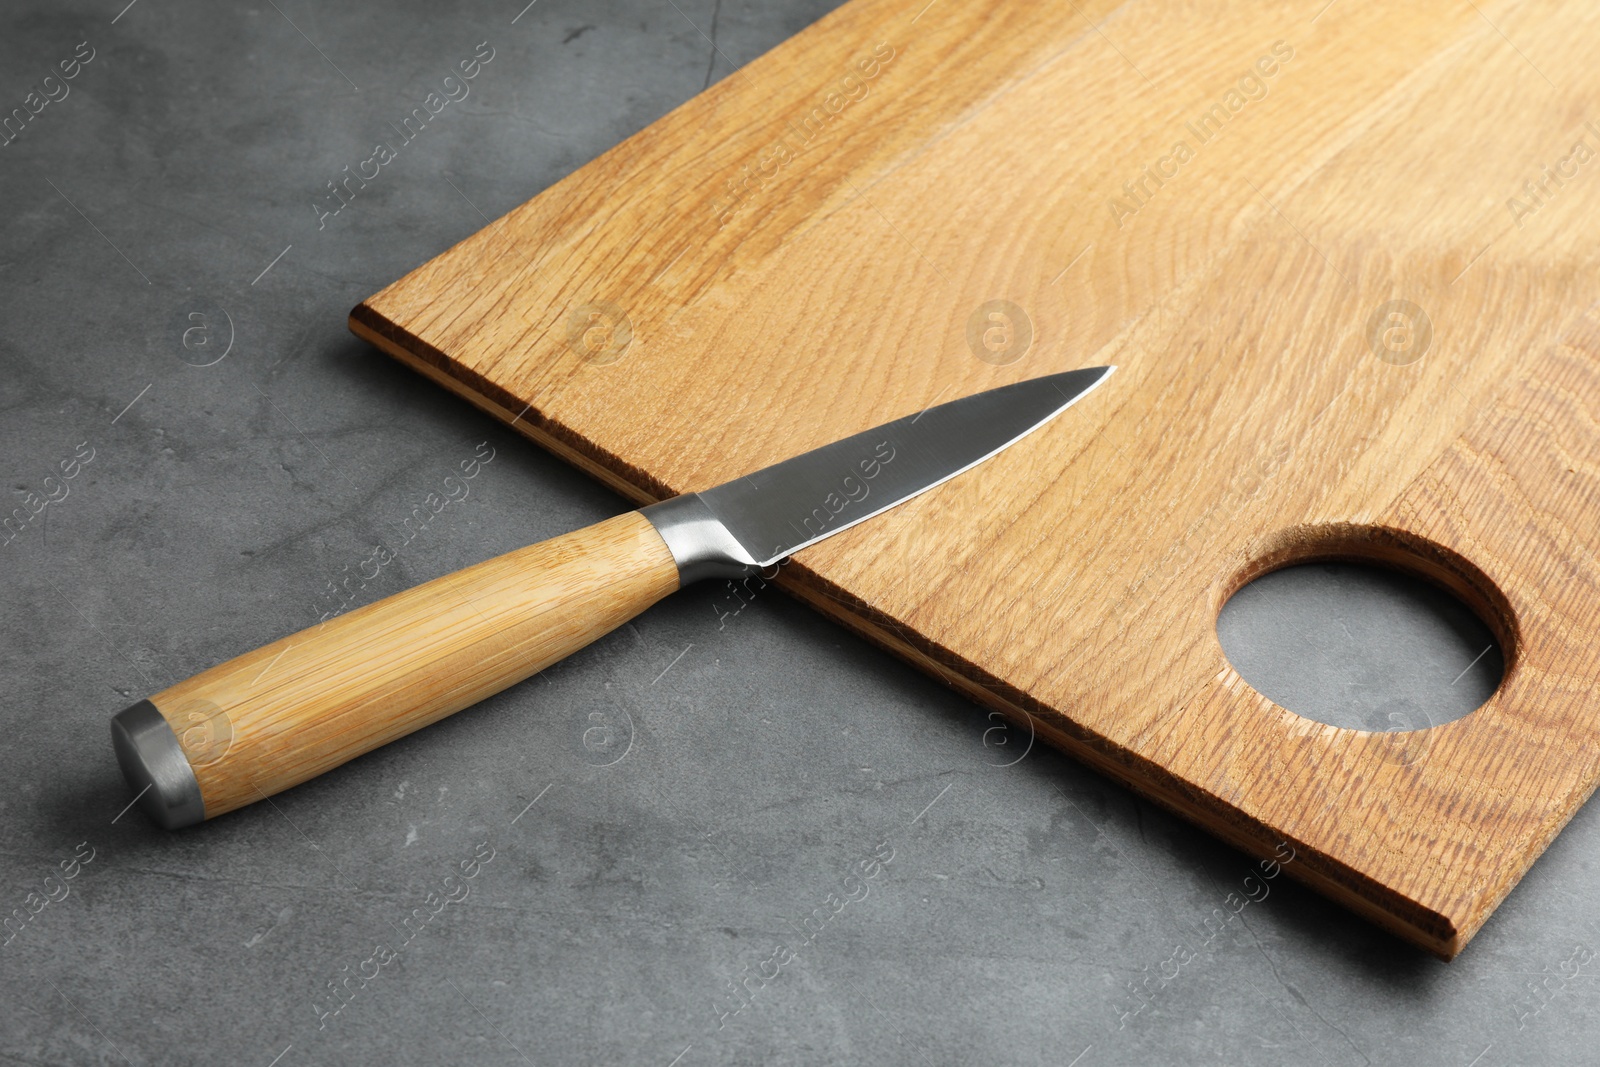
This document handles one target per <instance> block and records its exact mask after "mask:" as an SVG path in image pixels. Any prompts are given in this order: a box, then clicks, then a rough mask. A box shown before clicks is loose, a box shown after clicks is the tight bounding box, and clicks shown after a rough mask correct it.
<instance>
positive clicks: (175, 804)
mask: <svg viewBox="0 0 1600 1067" xmlns="http://www.w3.org/2000/svg"><path fill="white" fill-rule="evenodd" d="M111 747H112V748H114V749H115V750H116V753H117V762H118V763H119V764H121V765H122V773H123V776H124V777H126V778H127V779H128V785H129V786H130V787H131V788H132V789H133V790H134V792H135V793H136V794H137V796H138V801H137V802H138V804H139V807H140V809H141V810H142V811H143V812H144V813H145V814H146V815H148V816H149V817H150V818H151V819H153V820H154V821H155V822H156V823H158V824H159V825H160V826H162V827H163V828H165V829H167V830H177V829H180V828H182V827H185V826H193V825H194V824H195V823H197V822H203V821H204V820H205V817H206V805H205V800H204V799H203V798H202V797H201V796H200V782H199V781H198V780H197V779H196V778H195V776H194V768H192V767H190V766H189V760H188V757H186V756H185V755H184V754H183V748H182V746H180V745H179V744H178V735H177V734H175V733H173V732H172V727H171V726H170V725H168V723H167V720H166V718H165V716H163V715H162V714H161V712H160V711H158V710H157V709H156V706H155V705H154V704H152V703H150V701H148V700H141V701H139V703H137V704H135V705H133V706H132V707H131V708H124V709H123V710H121V711H119V712H117V713H116V714H115V715H113V716H112V717H111Z"/></svg>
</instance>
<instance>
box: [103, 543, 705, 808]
mask: <svg viewBox="0 0 1600 1067" xmlns="http://www.w3.org/2000/svg"><path fill="white" fill-rule="evenodd" d="M678 584H679V579H678V565H677V563H676V562H675V561H674V558H673V555H672V553H671V552H670V551H669V550H668V548H667V545H666V543H665V542H664V541H663V540H662V538H661V535H660V534H658V533H657V532H656V529H655V527H653V526H652V525H651V523H650V520H648V519H646V518H645V517H644V516H642V515H640V514H639V513H638V512H630V513H628V514H626V515H620V516H618V517H616V518H614V519H607V520H606V521H605V522H601V523H597V524H596V525H594V526H590V527H588V528H586V529H582V530H578V531H575V532H573V533H570V534H565V535H563V536H561V537H556V538H552V539H551V540H549V541H544V542H541V543H540V544H536V545H532V546H530V547H528V548H523V549H519V550H517V551H515V552H509V553H507V554H506V555H503V556H499V557H497V558H495V559H491V560H489V561H487V562H485V563H480V564H478V565H476V566H474V567H468V568H467V569H466V570H463V571H458V572H456V573H455V574H450V575H446V576H445V577H443V578H438V579H435V580H434V581H431V582H427V583H425V584H423V585H419V586H417V587H415V588H413V589H408V590H406V591H405V592H403V593H397V594H395V595H394V596H391V597H388V598H386V599H384V600H380V601H378V602H377V603H375V604H369V605H367V606H366V607H363V608H359V609H357V610H355V611H352V612H350V613H349V614H346V615H340V616H338V617H336V618H333V619H330V620H328V621H326V622H323V623H320V624H318V625H316V626H312V627H310V628H309V629H306V630H302V631H300V632H299V633H297V634H294V635H293V636H290V637H285V638H284V639H283V640H281V641H275V642H273V643H272V644H270V645H267V646H265V647H264V648H260V649H257V650H256V651H254V652H248V653H246V654H244V655H242V656H239V657H237V658H236V659H231V660H229V661H228V662H226V663H223V664H221V665H219V666H216V667H213V668H211V669H210V670H208V671H205V672H204V673H202V674H197V675H195V676H194V677H193V678H190V679H189V680H188V681H185V682H179V683H178V684H177V685H174V686H172V687H171V688H169V689H165V690H162V691H161V692H159V693H157V694H155V695H154V696H153V697H151V698H150V699H149V700H147V701H141V702H140V703H138V704H135V705H134V706H133V707H131V708H128V709H126V710H124V711H123V712H121V713H119V714H118V715H117V716H116V717H115V718H114V719H113V720H112V738H113V742H114V744H115V747H116V749H117V757H118V760H119V762H121V764H122V768H123V771H124V773H126V774H127V776H128V780H129V783H130V784H131V785H132V786H133V787H134V788H135V789H137V790H141V797H140V803H141V805H142V806H143V807H144V808H145V810H146V811H147V812H149V813H150V814H151V815H152V817H154V818H155V819H156V821H157V822H159V823H161V824H162V825H163V826H166V827H167V828H169V829H172V828H176V827H178V826H183V825H188V824H190V823H194V822H198V821H200V820H201V819H209V818H213V817H215V816H217V815H221V814H222V813H223V812H227V811H232V810H233V809H234V808H238V807H242V806H243V805H245V804H249V803H251V802H252V801H256V800H260V799H262V798H263V797H266V796H270V795H271V794H273V793H277V792H279V791H281V790H284V789H288V788H289V787H290V786H293V785H298V784H299V783H301V782H304V781H305V780H307V779H308V778H312V777H315V776H316V775H319V774H321V773H322V772H323V771H326V770H329V769H331V768H333V767H337V766H338V765H339V764H341V763H344V762H345V761H346V760H349V759H353V758H355V757H356V756H359V755H361V754H362V753H363V752H370V751H371V750H373V749H375V748H377V747H378V746H379V745H383V744H387V743H388V742H390V741H393V740H394V739H395V738H397V737H402V736H404V735H406V734H408V733H410V732H411V731H413V730H417V729H420V728H421V727H424V726H427V725H428V724H429V723H432V722H436V721H438V720H439V719H442V718H444V717H445V716H446V715H449V714H451V713H453V712H457V711H460V710H461V709H462V708H464V707H467V706H468V705H469V704H474V703H476V702H477V701H479V700H482V699H483V698H485V697H487V696H490V695H491V694H494V693H498V692H500V691H501V690H502V689H505V688H507V687H508V686H511V685H515V684H516V683H517V682H520V681H522V680H523V679H524V678H527V677H528V676H529V675H531V674H534V673H535V672H537V671H539V670H542V669H543V668H545V667H547V666H549V665H550V664H552V663H554V662H556V661H557V660H560V659H561V658H563V657H564V656H567V655H570V654H571V653H573V652H575V651H577V650H578V649H580V648H582V647H583V646H585V645H587V644H589V642H591V641H593V640H595V639H596V638H598V637H600V636H601V635H602V634H606V633H609V632H610V631H611V630H613V629H615V628H616V627H618V626H620V625H621V624H622V623H624V622H626V621H628V620H629V619H631V618H633V617H634V616H635V615H638V614H639V613H640V612H642V611H644V610H645V609H646V608H648V607H649V606H650V605H652V604H654V603H655V602H656V601H658V600H660V599H661V598H662V597H664V596H666V595H667V594H668V593H671V592H673V591H674V590H676V589H677V588H678Z"/></svg>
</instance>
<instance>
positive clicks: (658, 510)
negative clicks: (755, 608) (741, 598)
mask: <svg viewBox="0 0 1600 1067" xmlns="http://www.w3.org/2000/svg"><path fill="white" fill-rule="evenodd" d="M639 513H640V514H641V515H643V516H644V517H645V518H647V519H649V520H650V524H651V525H652V526H654V527H655V528H656V532H657V533H659V534H660V535H661V540H663V541H665V542H666V543H667V548H668V549H670V550H671V552H672V558H673V559H675V560H677V562H678V583H679V584H680V585H688V584H689V583H690V582H698V581H700V580H701V579H702V578H744V577H747V576H749V575H751V574H754V573H755V572H756V571H758V570H760V569H761V566H760V564H759V563H758V562H757V561H756V560H755V559H753V558H751V556H750V553H748V552H746V551H745V550H744V546H743V545H741V544H739V542H738V540H736V539H735V538H734V536H733V534H731V533H729V532H728V528H727V527H726V526H724V525H723V524H722V520H721V519H719V518H717V517H716V515H714V514H712V511H711V509H710V508H709V507H707V506H706V502H705V501H704V500H701V499H700V494H698V493H685V494H684V495H683V496H675V497H672V498H671V499H668V500H663V501H661V502H660V503H659V504H651V505H649V506H648V507H644V508H640V509H639Z"/></svg>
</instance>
